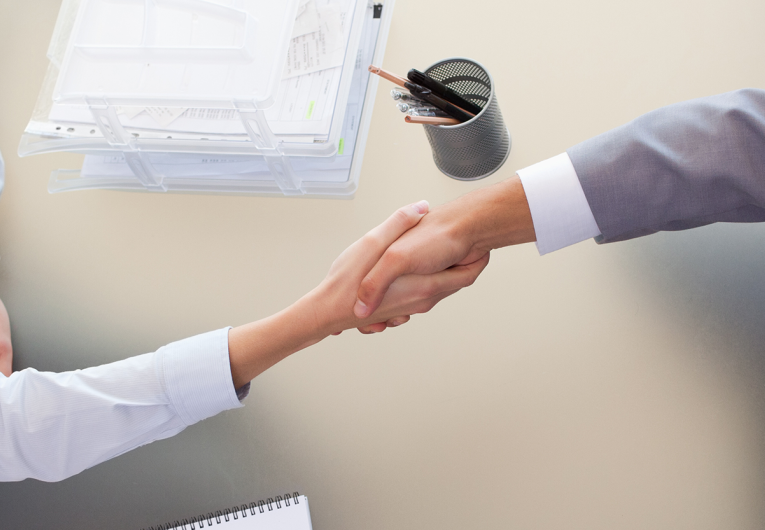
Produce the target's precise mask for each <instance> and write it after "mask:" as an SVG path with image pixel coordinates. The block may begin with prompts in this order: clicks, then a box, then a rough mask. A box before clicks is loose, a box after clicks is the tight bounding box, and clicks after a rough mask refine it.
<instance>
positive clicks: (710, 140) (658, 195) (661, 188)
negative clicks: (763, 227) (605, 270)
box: [568, 89, 765, 243]
mask: <svg viewBox="0 0 765 530" xmlns="http://www.w3.org/2000/svg"><path fill="white" fill-rule="evenodd" d="M568 155H569V157H570V158H571V161H572V163H573V165H574V168H575V170H576V173H577V175H578V177H579V180H580V182H581V184H582V189H583V190H584V194H585V196H586V197H587V201H588V203H589V205H590V208H591V209H592V213H593V215H594V217H595V221H596V222H597V224H598V227H599V228H600V230H601V233H602V235H601V236H599V237H598V238H597V241H598V242H599V243H606V242H612V241H622V240H626V239H631V238H634V237H639V236H643V235H647V234H652V233H654V232H658V231H662V230H685V229H688V228H694V227H697V226H703V225H707V224H711V223H715V222H720V221H723V222H742V223H751V222H762V221H765V90H758V89H745V90H738V91H736V92H729V93H726V94H721V95H718V96H712V97H708V98H703V99H697V100H692V101H688V102H684V103H678V104H676V105H670V106H668V107H664V108H661V109H658V110H656V111H653V112H650V113H648V114H646V115H644V116H642V117H640V118H638V119H636V120H635V121H633V122H631V123H628V124H627V125H624V126H622V127H619V128H617V129H614V130H612V131H609V132H607V133H605V134H602V135H600V136H597V137H595V138H592V139H590V140H587V141H585V142H583V143H581V144H579V145H577V146H575V147H573V148H571V149H570V150H569V151H568Z"/></svg>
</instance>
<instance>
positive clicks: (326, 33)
mask: <svg viewBox="0 0 765 530" xmlns="http://www.w3.org/2000/svg"><path fill="white" fill-rule="evenodd" d="M264 4H268V6H269V7H268V9H265V8H264V7H263V5H264ZM273 4H279V7H278V8H276V7H274V6H273ZM149 6H152V7H151V8H150V7H149ZM392 6H393V2H390V1H389V2H386V3H385V7H386V9H382V11H380V7H379V6H378V7H377V8H375V7H374V6H373V5H372V4H370V3H369V2H368V1H367V0H299V1H298V0H295V1H286V2H278V3H274V2H269V1H266V0H228V1H226V0H218V1H213V0H131V1H130V2H116V1H115V0H65V3H64V5H63V6H62V11H61V15H60V17H59V24H58V25H57V28H56V32H55V34H54V38H53V40H52V43H51V48H50V51H49V57H50V60H51V65H50V68H49V73H48V75H47V77H46V81H45V85H44V87H43V90H42V92H41V96H40V100H39V102H38V105H37V108H36V110H35V113H34V116H33V118H32V120H31V121H30V123H29V125H28V127H27V130H26V131H25V134H24V136H23V138H22V142H21V145H20V149H19V152H20V154H21V155H22V156H24V155H28V154H38V153H45V152H53V151H71V152H78V153H84V154H88V155H93V156H94V157H95V158H89V159H88V161H87V163H86V165H85V167H84V171H83V172H82V173H77V172H65V171H60V172H57V173H55V174H54V177H53V179H52V181H51V186H50V189H51V191H63V190H68V189H82V188H92V187H109V188H115V189H141V188H143V189H147V190H152V191H201V192H224V193H267V194H270V193H280V194H285V195H305V194H316V193H317V190H318V188H317V185H318V184H320V183H321V182H322V181H323V180H326V181H327V182H328V183H329V184H331V186H329V187H328V189H327V190H326V193H324V192H318V194H319V195H326V196H348V195H352V193H353V191H354V190H355V183H354V180H355V179H356V180H357V176H356V177H354V176H353V175H352V174H351V173H352V172H350V173H348V174H347V175H344V176H343V175H340V174H339V173H338V170H339V169H341V168H343V166H347V168H348V170H349V171H350V169H351V166H352V165H353V163H352V160H353V158H356V156H355V155H358V154H362V153H363V143H364V142H363V141H361V142H360V141H359V140H363V139H364V138H361V137H362V136H364V137H365V135H366V128H364V127H362V125H363V123H362V119H361V118H362V114H365V115H366V114H368V113H362V112H361V111H362V110H363V109H364V108H365V107H366V105H367V99H366V97H365V96H367V95H368V90H367V88H369V89H371V91H372V92H374V90H375V89H376V83H375V82H374V81H372V82H371V83H370V82H369V79H368V76H364V77H365V78H364V79H359V76H358V74H357V71H358V69H359V68H358V66H359V60H360V59H361V57H362V56H363V57H364V59H366V58H369V59H370V62H371V60H375V61H377V60H381V58H382V52H383V50H384V46H385V40H386V38H387V31H388V25H389V20H390V12H391V11H392ZM115 10H118V11H121V12H122V11H124V13H122V17H123V18H124V19H125V20H126V22H125V24H124V26H125V29H123V30H119V31H118V30H117V28H116V27H106V28H102V29H99V30H98V31H96V30H94V29H93V28H94V27H95V26H97V24H95V22H94V21H98V20H101V19H103V18H104V17H105V16H106V15H104V13H108V14H109V16H108V17H107V18H109V17H111V16H112V15H114V13H115ZM152 10H153V11H152ZM375 13H377V15H379V14H380V13H382V18H375ZM179 14H180V15H179ZM139 15H140V16H139ZM139 19H140V20H139ZM269 20H276V21H278V22H279V23H278V24H277V23H274V24H269V23H268V21H269ZM285 21H288V22H285ZM282 22H285V23H284V24H282ZM155 26H156V27H155ZM197 27H201V28H203V29H197ZM130 28H132V29H130ZM168 28H170V29H168ZM189 28H191V29H189ZM258 28H261V30H263V29H265V28H268V30H269V31H270V37H269V39H270V38H275V39H277V40H279V39H281V40H282V41H283V42H284V46H282V47H279V46H270V47H267V48H268V50H267V52H268V53H266V54H265V56H260V52H261V51H262V49H261V45H259V44H258V38H262V37H263V36H262V35H260V36H259V37H256V36H255V35H256V33H257V32H258ZM139 30H140V31H139ZM189 31H190V32H191V33H190V34H189ZM195 32H196V33H195ZM253 32H254V33H253ZM139 34H140V35H139ZM274 35H276V37H274ZM138 37H140V38H138ZM280 42H281V41H280ZM301 50H302V51H303V52H305V53H299V52H301ZM306 50H308V51H306ZM311 50H313V51H311ZM319 50H323V51H321V53H319ZM309 52H311V53H309ZM285 57H286V58H287V60H286V61H285ZM139 61H140V62H139ZM364 62H367V61H366V60H365V61H364ZM144 63H145V64H144ZM255 64H261V65H263V68H262V69H261V70H259V73H258V74H257V75H254V76H253V75H252V72H253V71H254V70H256V68H255V67H254V65H255ZM367 64H368V63H367ZM119 65H121V67H120V68H119V70H120V72H119V75H117V70H116V69H117V66H119ZM336 65H337V66H336ZM365 66H366V65H365ZM152 68H153V69H152ZM136 77H138V78H139V79H138V81H136V80H135V79H136ZM119 79H122V80H123V81H121V82H118V80H119ZM205 79H206V80H205ZM184 82H185V83H186V85H184V84H183V83H184ZM163 83H164V84H163ZM93 87H96V88H93ZM361 88H363V96H360V94H362V90H361ZM98 89H100V90H102V92H99V90H98ZM160 89H161V90H160ZM248 91H249V92H248ZM99 94H100V95H99ZM349 112H350V113H351V115H349V114H348V113H349ZM367 126H368V124H367ZM360 133H361V134H360ZM360 144H362V148H361V150H358V149H357V147H358V146H359V145H360ZM98 157H100V158H98ZM175 157H178V158H175ZM123 160H124V162H123ZM195 160H196V161H197V162H192V161H195ZM107 161H108V162H107ZM179 161H182V162H181V163H180V164H179ZM118 166H122V167H119V168H118ZM125 166H126V167H127V168H129V170H130V173H131V174H132V177H133V178H131V177H130V176H127V175H125ZM179 166H180V168H179ZM203 166H204V167H205V168H206V169H205V170H204V171H202V170H200V168H201V167H203ZM192 168H194V169H192ZM187 170H188V171H187ZM179 173H180V174H179ZM86 179H87V180H86ZM182 179H186V180H188V179H191V180H193V183H192V182H181V180H182ZM117 180H119V181H120V182H119V183H117V182H116V181H117ZM128 180H130V181H131V182H129V183H128ZM75 181H77V182H75ZM341 181H342V184H341ZM243 182H249V184H250V185H249V186H248V185H243ZM255 183H257V185H255Z"/></svg>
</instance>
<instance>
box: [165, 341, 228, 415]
mask: <svg viewBox="0 0 765 530" xmlns="http://www.w3.org/2000/svg"><path fill="white" fill-rule="evenodd" d="M229 329H231V328H224V329H220V330H218V331H212V332H210V333H205V334H203V335H197V336H196V337H191V338H188V339H184V340H181V341H178V342H173V343H172V344H168V345H167V346H164V347H162V348H160V349H159V350H157V356H156V362H157V367H158V369H159V370H160V373H162V374H164V384H165V391H166V392H167V395H168V396H169V398H170V401H171V402H172V405H173V407H174V408H175V410H176V412H177V413H178V416H179V417H180V418H181V420H182V421H183V422H184V423H185V424H186V425H192V424H194V423H196V422H198V421H201V420H204V419H206V418H209V417H211V416H215V415H216V414H218V413H219V412H223V411H224V410H229V409H234V408H239V407H241V406H242V404H241V403H240V402H239V399H238V397H237V395H236V390H235V389H234V382H233V379H232V377H231V362H230V361H229V356H228V331H229Z"/></svg>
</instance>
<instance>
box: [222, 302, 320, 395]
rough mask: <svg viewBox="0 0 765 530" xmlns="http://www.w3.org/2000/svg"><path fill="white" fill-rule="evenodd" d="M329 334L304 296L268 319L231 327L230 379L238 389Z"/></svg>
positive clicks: (311, 304) (229, 347) (229, 346)
mask: <svg viewBox="0 0 765 530" xmlns="http://www.w3.org/2000/svg"><path fill="white" fill-rule="evenodd" d="M328 335H329V332H327V331H326V330H325V329H324V327H323V326H322V325H321V323H320V322H319V318H318V317H317V315H316V312H315V310H314V309H313V302H312V298H311V296H310V295H309V296H307V297H305V298H303V299H301V300H299V301H297V302H296V303H295V304H293V305H291V306H290V307H288V308H287V309H285V310H283V311H280V312H279V313H277V314H275V315H272V316H270V317H267V318H264V319H262V320H258V321H257V322H251V323H249V324H245V325H244V326H239V327H236V328H233V329H232V330H231V331H229V335H228V351H229V359H230V361H231V377H232V378H233V380H234V387H235V388H241V387H242V386H244V385H246V384H247V383H249V382H250V381H252V380H253V379H255V377H257V376H258V375H260V374H262V373H263V372H265V371H266V370H268V369H269V368H271V367H272V366H274V365H275V364H276V363H278V362H279V361H281V360H283V359H285V358H286V357H289V356H290V355H292V354H293V353H295V352H297V351H300V350H302V349H304V348H307V347H308V346H311V345H313V344H316V343H317V342H319V341H321V340H322V339H324V338H325V337H327V336H328Z"/></svg>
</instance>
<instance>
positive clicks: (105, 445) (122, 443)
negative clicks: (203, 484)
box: [0, 328, 241, 482]
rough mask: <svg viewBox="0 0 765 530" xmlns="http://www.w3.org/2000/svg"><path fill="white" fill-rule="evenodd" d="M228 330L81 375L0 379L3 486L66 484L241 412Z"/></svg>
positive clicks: (31, 372) (24, 373) (29, 372)
mask: <svg viewBox="0 0 765 530" xmlns="http://www.w3.org/2000/svg"><path fill="white" fill-rule="evenodd" d="M228 331H229V328H225V329H221V330H218V331H214V332H211V333H206V334H203V335H198V336H196V337H192V338H189V339H184V340H182V341H179V342H174V343H172V344H169V345H167V346H164V347H162V348H160V349H159V350H157V351H156V352H154V353H148V354H145V355H140V356H137V357H132V358H130V359H126V360H124V361H119V362H115V363H111V364H107V365H104V366H98V367H94V368H88V369H86V370H77V371H74V372H65V373H49V372H38V371H36V370H34V369H27V370H23V371H20V372H16V373H14V374H12V375H11V377H3V376H0V429H1V432H0V481H18V480H24V479H26V478H35V479H38V480H43V481H47V482H54V481H58V480H63V479H64V478H67V477H70V476H72V475H75V474H77V473H80V472H81V471H83V470H85V469H87V468H89V467H92V466H94V465H96V464H98V463H100V462H104V461H106V460H109V459H111V458H114V457H116V456H118V455H120V454H122V453H125V452H127V451H130V450H131V449H135V448H136V447H140V446H142V445H145V444H147V443H150V442H153V441H155V440H160V439H163V438H168V437H170V436H173V435H175V434H177V433H179V432H181V431H182V430H183V429H185V428H186V427H187V426H189V425H192V424H194V423H196V422H198V421H201V420H203V419H205V418H209V417H211V416H214V415H216V414H218V413H219V412H222V411H224V410H229V409H233V408H237V407H241V403H240V401H239V398H238V397H237V392H236V390H235V389H234V386H233V382H232V378H231V365H230V362H229V355H228Z"/></svg>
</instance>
